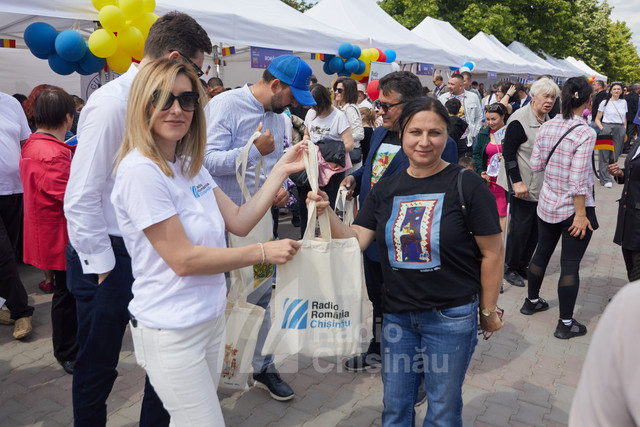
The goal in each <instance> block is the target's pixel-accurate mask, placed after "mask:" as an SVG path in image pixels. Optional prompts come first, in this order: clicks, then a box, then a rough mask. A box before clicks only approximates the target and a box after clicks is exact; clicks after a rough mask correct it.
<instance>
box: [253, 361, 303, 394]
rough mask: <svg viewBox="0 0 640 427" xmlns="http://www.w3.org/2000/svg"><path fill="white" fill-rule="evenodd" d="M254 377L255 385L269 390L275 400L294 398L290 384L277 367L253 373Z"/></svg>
mask: <svg viewBox="0 0 640 427" xmlns="http://www.w3.org/2000/svg"><path fill="white" fill-rule="evenodd" d="M253 379H254V381H255V382H254V385H255V386H257V387H260V388H264V389H265V390H267V391H268V392H269V394H270V395H271V397H272V398H274V399H275V400H279V401H281V402H284V401H286V400H291V399H293V398H294V396H295V394H294V393H293V390H292V389H291V387H289V384H287V383H286V382H284V381H283V380H282V378H280V374H279V373H278V371H276V370H275V368H272V369H271V370H270V371H264V372H260V373H259V374H253Z"/></svg>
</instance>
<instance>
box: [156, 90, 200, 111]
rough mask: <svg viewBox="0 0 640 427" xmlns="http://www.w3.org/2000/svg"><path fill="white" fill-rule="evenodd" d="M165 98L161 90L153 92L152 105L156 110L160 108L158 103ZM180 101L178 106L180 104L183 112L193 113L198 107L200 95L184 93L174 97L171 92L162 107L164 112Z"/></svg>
mask: <svg viewBox="0 0 640 427" xmlns="http://www.w3.org/2000/svg"><path fill="white" fill-rule="evenodd" d="M162 97H163V93H162V91H160V90H155V91H154V92H153V96H152V98H151V104H152V105H153V107H154V108H158V103H159V102H160V100H161V99H162ZM176 99H177V100H178V104H180V108H182V111H187V112H192V111H195V109H196V107H197V106H198V103H199V100H200V95H199V94H198V92H182V93H181V94H180V95H174V94H172V93H171V92H169V94H168V96H167V101H166V102H165V103H164V105H163V106H162V107H161V109H162V111H166V110H168V109H169V108H171V107H172V106H173V103H174V101H175V100H176Z"/></svg>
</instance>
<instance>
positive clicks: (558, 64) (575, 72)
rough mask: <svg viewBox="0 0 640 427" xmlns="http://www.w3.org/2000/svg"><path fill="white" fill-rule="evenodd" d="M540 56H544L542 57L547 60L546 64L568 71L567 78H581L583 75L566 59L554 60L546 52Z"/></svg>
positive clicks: (581, 71)
mask: <svg viewBox="0 0 640 427" xmlns="http://www.w3.org/2000/svg"><path fill="white" fill-rule="evenodd" d="M542 54H543V55H544V57H545V59H546V60H547V62H549V63H550V64H553V65H555V66H556V67H558V68H564V69H566V70H567V71H568V73H569V75H568V77H575V76H581V75H583V74H584V71H583V70H581V69H580V68H578V67H576V66H575V65H573V64H571V63H570V62H569V61H567V60H566V59H558V58H554V57H553V56H551V55H549V54H548V53H546V52H542Z"/></svg>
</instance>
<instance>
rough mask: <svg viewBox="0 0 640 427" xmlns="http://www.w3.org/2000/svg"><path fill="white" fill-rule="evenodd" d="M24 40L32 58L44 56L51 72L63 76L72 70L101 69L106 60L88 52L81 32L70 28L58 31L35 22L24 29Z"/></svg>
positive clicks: (93, 70) (87, 71)
mask: <svg viewBox="0 0 640 427" xmlns="http://www.w3.org/2000/svg"><path fill="white" fill-rule="evenodd" d="M24 42H25V43H26V44H27V47H28V48H29V50H30V51H31V53H32V54H33V55H34V56H35V57H37V58H40V59H46V60H47V61H48V62H49V67H51V69H52V70H53V71H54V72H56V73H58V74H62V75H64V76H66V75H68V74H71V73H73V72H78V73H80V74H82V75H89V74H93V73H96V72H98V71H100V70H101V69H103V68H104V64H105V60H104V59H102V58H98V57H96V56H95V55H94V54H93V53H91V52H90V51H89V48H88V47H87V43H86V42H85V41H84V39H83V38H82V36H81V35H80V33H78V32H76V31H73V30H65V31H62V32H61V33H59V34H58V31H57V30H56V29H55V28H54V27H53V26H51V25H50V24H47V23H46V22H34V23H33V24H31V25H29V26H28V27H27V28H26V29H25V30H24Z"/></svg>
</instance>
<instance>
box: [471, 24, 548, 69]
mask: <svg viewBox="0 0 640 427" xmlns="http://www.w3.org/2000/svg"><path fill="white" fill-rule="evenodd" d="M471 42H472V43H473V44H475V45H476V46H477V47H478V48H479V49H482V50H485V51H488V52H491V53H492V54H493V55H495V56H499V57H501V58H504V60H505V61H507V62H509V63H510V64H511V67H512V68H511V70H508V71H510V72H512V73H514V74H529V73H531V74H546V73H547V72H548V70H547V69H546V68H544V67H542V66H540V65H538V64H535V63H532V62H530V61H527V60H526V59H524V58H523V57H521V56H519V55H516V54H515V53H513V52H512V51H510V50H509V48H507V47H506V46H505V45H503V44H502V43H501V42H500V41H499V40H498V39H497V38H495V36H492V35H488V34H486V33H484V32H482V31H480V32H479V33H478V34H476V35H475V36H473V38H472V39H471Z"/></svg>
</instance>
